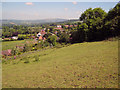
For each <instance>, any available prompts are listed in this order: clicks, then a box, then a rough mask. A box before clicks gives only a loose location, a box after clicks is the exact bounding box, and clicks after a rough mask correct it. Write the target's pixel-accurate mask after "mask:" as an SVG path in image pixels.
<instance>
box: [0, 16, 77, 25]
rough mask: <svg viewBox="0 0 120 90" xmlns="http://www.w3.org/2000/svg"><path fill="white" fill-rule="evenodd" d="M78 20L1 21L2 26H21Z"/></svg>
mask: <svg viewBox="0 0 120 90" xmlns="http://www.w3.org/2000/svg"><path fill="white" fill-rule="evenodd" d="M74 21H78V19H72V20H67V19H59V18H57V19H41V20H12V19H11V20H5V19H3V20H2V24H14V25H23V24H46V23H63V22H74ZM0 22H1V21H0Z"/></svg>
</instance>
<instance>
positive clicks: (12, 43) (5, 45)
mask: <svg viewBox="0 0 120 90" xmlns="http://www.w3.org/2000/svg"><path fill="white" fill-rule="evenodd" d="M32 40H33V39H26V40H17V41H3V42H2V50H7V49H12V48H14V47H16V45H24V44H25V42H26V41H32Z"/></svg>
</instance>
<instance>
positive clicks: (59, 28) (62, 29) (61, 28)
mask: <svg viewBox="0 0 120 90" xmlns="http://www.w3.org/2000/svg"><path fill="white" fill-rule="evenodd" d="M54 29H57V30H63V28H61V27H59V28H54Z"/></svg>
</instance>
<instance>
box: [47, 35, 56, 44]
mask: <svg viewBox="0 0 120 90" xmlns="http://www.w3.org/2000/svg"><path fill="white" fill-rule="evenodd" d="M56 40H57V36H56V35H52V36H49V37H48V39H47V41H48V42H49V43H50V44H52V45H53V46H55V45H56Z"/></svg>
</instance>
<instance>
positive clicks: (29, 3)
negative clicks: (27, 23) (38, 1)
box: [25, 2, 33, 5]
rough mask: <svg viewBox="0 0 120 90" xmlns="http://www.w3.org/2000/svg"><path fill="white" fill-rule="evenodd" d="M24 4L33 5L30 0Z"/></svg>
mask: <svg viewBox="0 0 120 90" xmlns="http://www.w3.org/2000/svg"><path fill="white" fill-rule="evenodd" d="M25 4H26V5H33V3H32V2H26V3H25Z"/></svg>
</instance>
